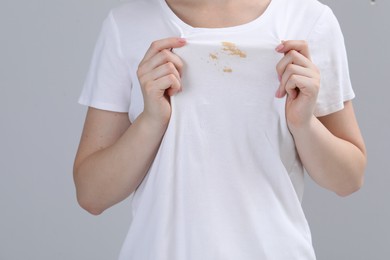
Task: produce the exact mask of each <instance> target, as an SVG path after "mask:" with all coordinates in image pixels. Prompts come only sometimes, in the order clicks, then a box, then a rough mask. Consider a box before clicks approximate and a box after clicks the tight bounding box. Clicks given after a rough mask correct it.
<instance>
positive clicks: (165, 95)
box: [73, 38, 185, 215]
mask: <svg viewBox="0 0 390 260" xmlns="http://www.w3.org/2000/svg"><path fill="white" fill-rule="evenodd" d="M184 45H185V40H183V39H180V38H167V39H162V40H158V41H155V42H153V43H152V45H151V46H150V48H149V49H148V51H147V52H146V54H145V56H144V58H143V60H142V61H141V63H140V65H139V67H138V71H137V76H138V79H139V81H140V85H141V89H142V94H143V99H144V111H143V112H142V113H141V114H140V115H139V116H138V117H137V119H136V120H135V121H134V122H133V124H130V121H129V118H128V114H127V113H116V112H109V111H103V110H98V109H94V108H89V109H88V113H87V117H86V121H85V125H84V130H83V134H82V137H81V141H80V146H79V149H78V152H77V155H76V159H75V162H74V171H73V175H74V181H75V185H76V191H77V200H78V201H79V204H80V205H81V206H82V207H83V208H84V209H86V210H87V211H89V212H90V213H92V214H95V215H97V214H100V213H102V212H103V211H104V210H105V209H107V208H109V207H111V206H112V205H114V204H116V203H118V202H119V201H121V200H123V199H125V198H126V197H128V196H129V195H130V194H131V193H132V192H133V191H134V190H135V189H136V188H137V187H138V185H139V184H140V183H141V181H142V179H143V178H144V177H145V174H146V173H147V171H148V169H149V167H150V165H151V163H152V161H153V160H154V157H155V155H156V153H157V150H158V148H159V146H160V142H161V140H162V137H163V135H164V133H165V130H166V128H167V126H168V122H169V118H170V114H171V108H170V103H169V96H172V95H175V94H176V93H177V92H179V91H180V90H181V82H180V71H181V68H182V66H183V64H182V62H181V60H180V58H179V57H178V56H176V55H175V54H173V53H172V52H171V51H169V50H170V49H172V48H179V47H182V46H184Z"/></svg>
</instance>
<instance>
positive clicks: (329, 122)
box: [276, 41, 366, 196]
mask: <svg viewBox="0 0 390 260" xmlns="http://www.w3.org/2000/svg"><path fill="white" fill-rule="evenodd" d="M276 50H277V51H279V52H282V53H284V54H285V56H284V57H283V58H282V59H281V61H280V62H279V63H278V65H277V71H278V74H279V75H280V81H281V83H280V86H279V89H278V91H277V92H276V97H278V98H281V97H284V96H285V95H286V94H287V99H286V119H287V123H288V126H289V129H290V132H291V133H292V135H293V137H294V140H295V144H296V147H297V151H298V153H299V156H300V158H301V160H302V163H303V165H304V167H305V168H306V170H307V172H308V173H309V175H310V176H311V177H312V178H313V179H314V181H316V182H317V183H318V184H319V185H321V186H322V187H324V188H327V189H329V190H332V191H334V192H335V193H337V194H338V195H340V196H347V195H349V194H351V193H353V192H354V191H356V190H358V189H359V188H360V187H361V185H362V183H363V176H364V170H365V166H366V150H365V145H364V141H363V138H362V136H361V134H360V130H359V126H358V124H357V121H356V118H355V114H354V110H353V107H352V102H351V101H347V102H345V104H344V105H345V106H344V109H342V110H341V111H338V112H335V113H332V114H330V115H327V116H324V117H320V118H316V117H315V116H314V115H313V113H314V107H315V104H316V100H317V96H318V91H319V88H320V78H321V77H320V71H319V70H318V68H317V67H316V66H315V65H314V64H313V63H312V62H311V59H310V53H309V48H308V45H307V42H305V41H285V42H283V43H282V44H281V45H279V46H278V47H277V48H276Z"/></svg>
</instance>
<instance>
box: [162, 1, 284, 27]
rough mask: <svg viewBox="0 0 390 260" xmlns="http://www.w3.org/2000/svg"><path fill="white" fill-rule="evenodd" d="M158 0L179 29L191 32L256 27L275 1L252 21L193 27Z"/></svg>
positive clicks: (268, 12)
mask: <svg viewBox="0 0 390 260" xmlns="http://www.w3.org/2000/svg"><path fill="white" fill-rule="evenodd" d="M158 1H159V2H160V4H161V7H162V9H163V10H164V12H165V13H166V14H167V15H168V17H169V18H170V19H172V21H173V22H174V23H175V24H176V25H177V26H179V27H180V29H182V30H185V31H191V32H234V31H240V30H246V29H251V28H253V27H256V26H257V25H258V24H260V23H261V22H262V21H263V20H264V19H265V18H266V17H268V16H269V15H270V14H271V13H272V11H273V9H274V6H275V5H276V3H275V2H276V1H277V0H271V1H270V3H269V4H268V6H267V8H266V9H265V10H264V12H263V13H262V14H261V15H260V16H258V17H257V18H255V19H253V20H252V21H249V22H247V23H244V24H240V25H235V26H229V27H220V28H207V27H193V26H191V25H189V24H187V23H186V22H184V21H183V20H182V19H180V18H179V17H178V16H177V15H176V14H175V13H174V12H173V10H172V9H171V8H170V7H169V5H168V4H167V2H166V1H165V0H158Z"/></svg>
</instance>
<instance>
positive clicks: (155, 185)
mask: <svg viewBox="0 0 390 260" xmlns="http://www.w3.org/2000/svg"><path fill="white" fill-rule="evenodd" d="M172 36H181V37H184V38H186V39H187V45H186V46H185V47H183V48H178V49H174V50H173V52H175V53H176V54H177V55H178V56H180V57H181V58H182V60H183V62H184V64H185V66H184V70H183V74H182V84H183V91H182V92H181V93H179V94H177V95H176V96H174V97H172V98H171V105H172V115H171V119H170V122H169V126H168V128H167V131H166V133H165V135H164V138H163V140H162V143H161V145H160V148H159V150H158V153H157V155H156V158H155V160H154V162H153V164H152V166H151V168H150V170H149V172H148V173H147V175H146V176H145V178H144V180H143V181H142V183H141V185H140V186H139V187H138V189H137V190H136V191H135V193H134V194H133V197H132V213H133V218H132V222H131V226H130V229H129V232H128V235H127V238H126V240H125V242H124V244H123V247H122V251H121V254H120V258H119V259H120V260H149V259H150V260H238V259H240V260H242V259H244V260H259V259H262V260H263V259H267V260H268V259H269V260H282V259H283V260H287V259H288V260H309V259H310V260H313V259H315V253H314V250H313V247H312V242H311V235H310V230H309V226H308V223H307V221H306V218H305V216H304V213H303V211H302V207H301V200H302V195H303V176H304V170H303V167H302V164H301V162H300V160H299V156H298V154H297V152H296V149H295V145H294V141H293V138H292V136H291V134H290V132H289V131H288V128H287V124H286V120H285V110H284V109H285V106H284V105H285V99H277V98H275V91H276V90H277V88H278V86H279V81H278V77H277V74H276V69H275V67H276V64H277V63H278V61H279V60H280V59H281V58H282V54H280V53H277V52H276V51H275V50H274V49H275V47H276V46H277V45H278V44H279V43H280V41H281V40H289V39H296V40H298V39H299V40H307V41H308V43H309V47H310V51H311V55H312V60H313V62H314V63H315V64H316V65H317V66H318V68H319V69H320V71H321V88H320V93H319V97H318V102H317V106H316V110H315V115H317V116H323V115H327V114H330V113H333V112H336V111H338V110H340V109H342V108H343V102H344V101H346V100H350V99H352V98H353V97H354V93H353V90H352V88H351V83H350V79H349V73H348V64H347V56H346V51H345V46H344V39H343V36H342V33H341V30H340V27H339V24H338V22H337V20H336V18H335V16H334V14H333V13H332V11H331V10H330V9H329V8H328V7H327V6H325V5H323V4H321V3H319V2H317V1H316V0H272V1H271V3H270V5H269V6H268V8H267V10H266V11H265V13H264V14H263V15H261V16H260V17H259V18H257V19H255V20H253V21H252V22H249V23H246V24H243V25H240V26H235V27H229V28H218V29H216V28H214V29H210V28H193V27H191V26H189V25H187V24H185V23H184V22H183V21H181V20H180V19H179V18H178V17H177V16H176V15H175V14H174V13H173V12H172V11H171V9H170V8H169V7H168V5H167V4H166V3H165V1H164V0H132V1H130V2H129V3H126V4H123V5H121V6H120V7H117V8H115V9H113V10H112V11H111V12H110V13H109V15H108V17H107V19H106V20H105V22H104V23H103V28H102V31H101V34H100V37H99V39H98V42H97V44H96V48H95V52H94V56H93V59H92V64H91V67H90V71H89V73H88V76H87V79H86V82H85V85H84V89H83V92H82V94H81V97H80V100H79V102H80V103H81V104H84V105H87V106H92V107H95V108H99V109H104V110H110V111H118V112H128V113H129V118H130V120H131V121H133V120H134V119H135V118H136V117H137V116H138V115H139V114H140V113H141V112H142V110H143V99H142V94H141V89H140V86H139V82H138V79H137V76H136V71H137V68H138V64H139V62H140V61H141V60H142V58H143V56H144V54H145V52H146V50H147V49H148V48H149V45H150V43H151V42H153V41H154V40H157V39H162V38H166V37H172Z"/></svg>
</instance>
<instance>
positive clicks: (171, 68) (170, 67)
mask: <svg viewBox="0 0 390 260" xmlns="http://www.w3.org/2000/svg"><path fill="white" fill-rule="evenodd" d="M165 66H166V67H167V70H168V72H170V73H174V72H175V70H176V67H175V65H174V64H173V63H172V62H167V63H166V64H165Z"/></svg>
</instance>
